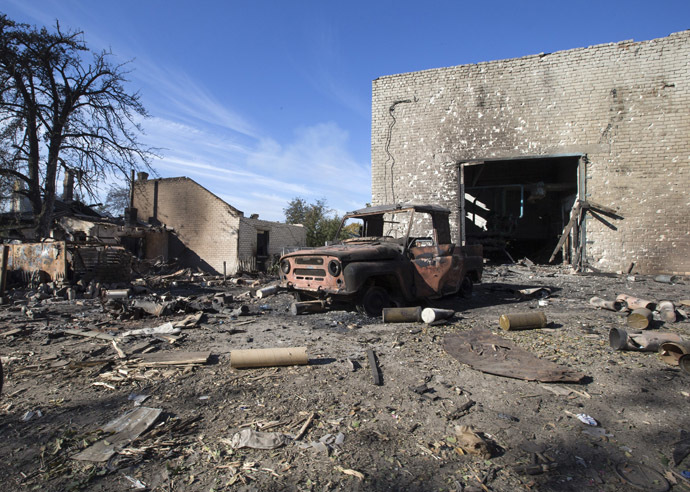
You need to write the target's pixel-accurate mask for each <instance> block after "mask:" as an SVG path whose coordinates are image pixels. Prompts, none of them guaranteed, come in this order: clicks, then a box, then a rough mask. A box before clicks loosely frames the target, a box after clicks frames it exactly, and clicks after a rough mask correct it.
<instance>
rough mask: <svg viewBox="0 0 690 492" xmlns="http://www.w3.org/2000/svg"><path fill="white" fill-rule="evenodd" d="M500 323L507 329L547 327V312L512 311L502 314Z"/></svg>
mask: <svg viewBox="0 0 690 492" xmlns="http://www.w3.org/2000/svg"><path fill="white" fill-rule="evenodd" d="M498 324H499V325H500V326H501V328H503V329H504V330H506V331H513V330H531V329H533V328H544V327H546V324H547V320H546V314H544V313H543V312H542V311H538V312H536V313H511V314H502V315H501V317H500V318H499V319H498Z"/></svg>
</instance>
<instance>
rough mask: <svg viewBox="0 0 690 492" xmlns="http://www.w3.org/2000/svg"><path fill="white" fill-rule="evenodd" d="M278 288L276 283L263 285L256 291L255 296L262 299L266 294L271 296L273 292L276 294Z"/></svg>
mask: <svg viewBox="0 0 690 492" xmlns="http://www.w3.org/2000/svg"><path fill="white" fill-rule="evenodd" d="M279 290H280V287H279V286H277V285H270V286H268V287H264V288H263V289H259V290H257V291H256V297H258V298H259V299H263V298H265V297H268V296H272V295H273V294H277V293H278V291H279Z"/></svg>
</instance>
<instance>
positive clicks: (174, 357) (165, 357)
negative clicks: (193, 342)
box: [139, 350, 211, 366]
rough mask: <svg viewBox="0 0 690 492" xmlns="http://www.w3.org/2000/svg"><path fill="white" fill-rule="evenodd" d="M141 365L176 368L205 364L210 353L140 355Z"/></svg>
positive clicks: (176, 351)
mask: <svg viewBox="0 0 690 492" xmlns="http://www.w3.org/2000/svg"><path fill="white" fill-rule="evenodd" d="M139 357H140V358H141V364H142V365H146V366H176V365H184V364H206V363H207V362H208V359H209V357H211V352H183V351H181V350H168V351H166V352H155V353H152V354H141V356H139Z"/></svg>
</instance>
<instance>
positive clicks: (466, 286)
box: [458, 275, 472, 297]
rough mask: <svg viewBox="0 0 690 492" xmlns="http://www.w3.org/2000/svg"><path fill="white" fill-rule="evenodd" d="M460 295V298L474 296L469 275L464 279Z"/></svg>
mask: <svg viewBox="0 0 690 492" xmlns="http://www.w3.org/2000/svg"><path fill="white" fill-rule="evenodd" d="M458 294H460V297H470V296H471V295H472V279H471V278H470V277H468V276H467V275H466V276H465V278H463V279H462V283H461V284H460V291H459V292H458Z"/></svg>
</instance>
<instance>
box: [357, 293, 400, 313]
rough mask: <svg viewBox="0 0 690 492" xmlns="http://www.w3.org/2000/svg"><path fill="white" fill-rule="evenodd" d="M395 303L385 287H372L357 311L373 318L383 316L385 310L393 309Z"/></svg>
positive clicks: (363, 297)
mask: <svg viewBox="0 0 690 492" xmlns="http://www.w3.org/2000/svg"><path fill="white" fill-rule="evenodd" d="M392 305H393V303H392V302H391V298H390V296H389V295H388V291H387V290H386V289H384V288H383V287H378V286H376V285H372V286H371V287H369V289H367V291H366V292H365V293H364V295H363V296H362V298H361V300H360V302H359V303H358V304H357V310H358V311H359V312H360V313H362V314H366V315H367V316H371V317H378V316H381V313H382V312H383V308H387V307H391V306H392Z"/></svg>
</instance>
